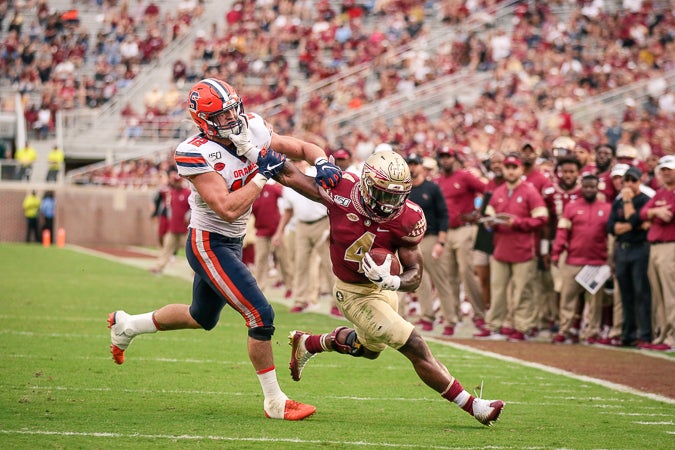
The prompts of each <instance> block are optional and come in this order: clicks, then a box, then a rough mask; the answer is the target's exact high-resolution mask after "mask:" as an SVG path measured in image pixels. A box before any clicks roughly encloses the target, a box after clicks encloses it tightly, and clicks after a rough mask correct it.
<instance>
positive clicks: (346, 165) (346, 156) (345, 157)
mask: <svg viewBox="0 0 675 450" xmlns="http://www.w3.org/2000/svg"><path fill="white" fill-rule="evenodd" d="M332 156H333V158H334V159H335V165H336V166H338V167H339V168H340V169H341V170H342V171H343V172H351V173H354V174H356V175H359V173H358V171H357V169H356V166H355V165H354V164H352V153H351V152H350V151H349V150H347V149H345V148H341V149H338V150H335V151H334V152H333V153H332Z"/></svg>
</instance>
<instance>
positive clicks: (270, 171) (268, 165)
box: [257, 148, 286, 180]
mask: <svg viewBox="0 0 675 450" xmlns="http://www.w3.org/2000/svg"><path fill="white" fill-rule="evenodd" d="M285 163H286V155H282V154H281V153H279V152H275V151H274V150H272V149H271V148H267V149H263V150H262V151H261V152H260V153H259V154H258V161H257V164H258V173H259V174H262V175H263V176H264V177H265V178H267V179H268V180H269V179H270V178H272V177H273V176H274V175H276V174H278V173H279V172H281V169H283V168H284V164H285Z"/></svg>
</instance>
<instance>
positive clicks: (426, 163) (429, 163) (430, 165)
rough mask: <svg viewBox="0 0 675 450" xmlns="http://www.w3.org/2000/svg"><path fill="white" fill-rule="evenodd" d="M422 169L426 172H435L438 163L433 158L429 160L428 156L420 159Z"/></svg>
mask: <svg viewBox="0 0 675 450" xmlns="http://www.w3.org/2000/svg"><path fill="white" fill-rule="evenodd" d="M422 167H424V168H425V169H428V170H436V169H437V168H438V163H437V162H436V160H435V159H434V158H430V157H428V156H425V157H424V158H423V159H422Z"/></svg>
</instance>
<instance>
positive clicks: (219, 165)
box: [213, 162, 225, 172]
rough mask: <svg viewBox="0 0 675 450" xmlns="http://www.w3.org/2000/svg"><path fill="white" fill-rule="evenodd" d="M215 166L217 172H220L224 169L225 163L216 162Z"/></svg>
mask: <svg viewBox="0 0 675 450" xmlns="http://www.w3.org/2000/svg"><path fill="white" fill-rule="evenodd" d="M213 168H214V169H215V170H216V172H220V171H221V170H223V169H224V168H225V163H222V162H219V163H215V164H214V165H213Z"/></svg>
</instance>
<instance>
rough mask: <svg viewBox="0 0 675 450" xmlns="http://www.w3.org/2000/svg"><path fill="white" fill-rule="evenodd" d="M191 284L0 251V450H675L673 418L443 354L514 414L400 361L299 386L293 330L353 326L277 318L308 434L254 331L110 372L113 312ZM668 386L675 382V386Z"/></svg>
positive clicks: (181, 299)
mask: <svg viewBox="0 0 675 450" xmlns="http://www.w3.org/2000/svg"><path fill="white" fill-rule="evenodd" d="M190 295H191V285H190V283H188V282H186V281H183V280H179V279H174V278H171V277H155V276H153V275H152V274H149V273H147V271H144V270H140V269H136V268H133V267H128V266H125V265H122V264H117V263H114V262H110V261H106V260H103V259H99V258H97V257H94V256H88V255H82V254H79V253H77V252H74V251H71V250H69V249H57V248H48V249H45V248H43V247H40V246H26V245H23V244H0V298H1V299H2V300H1V305H2V311H1V312H0V335H1V339H0V354H1V355H2V356H1V357H0V388H1V389H0V448H4V449H9V448H31V449H33V448H35V449H37V448H67V449H73V448H83V449H90V448H143V449H145V448H176V447H177V446H178V447H179V448H236V449H249V448H250V449H311V448H321V449H345V448H364V449H379V448H383V449H384V448H409V449H454V448H485V447H489V448H518V449H519V448H566V449H571V448H575V449H589V448H631V449H665V448H675V423H674V419H675V405H673V404H672V403H666V402H660V401H657V400H652V399H648V398H645V397H641V396H637V395H631V394H627V393H622V392H617V391H614V390H611V389H609V388H605V387H603V386H599V385H597V384H593V383H587V382H584V381H580V380H577V379H572V378H568V377H565V376H562V375H557V374H554V373H549V372H546V371H542V370H538V369H533V368H528V367H525V366H523V365H520V364H517V363H512V362H506V361H502V360H499V359H495V358H491V357H487V356H483V355H480V354H477V353H472V352H468V351H464V350H461V349H458V348H455V347H452V346H447V345H442V344H440V343H431V344H430V345H431V347H432V350H433V352H434V353H435V355H436V356H437V358H439V359H440V360H442V361H443V362H445V364H446V365H447V366H448V367H449V368H450V371H451V372H452V373H453V374H454V375H455V376H457V377H458V378H459V379H460V381H461V382H462V383H463V384H464V385H465V387H467V388H468V389H469V390H472V389H473V387H474V386H476V385H479V384H480V383H481V380H484V381H485V389H484V396H485V397H486V398H501V399H503V400H504V401H506V403H507V406H506V408H505V410H504V413H503V414H502V418H501V420H500V421H499V422H497V424H496V425H495V426H494V427H491V428H487V427H484V426H482V425H480V424H479V423H478V422H477V421H475V420H474V419H473V418H472V417H470V416H469V415H468V414H466V413H464V412H463V411H461V410H460V409H459V408H458V407H456V406H455V405H452V404H449V403H448V402H447V401H445V400H443V399H441V398H440V396H438V394H436V393H435V392H433V391H432V390H430V389H429V388H427V387H426V386H424V385H423V384H422V383H421V382H420V381H419V379H418V378H417V377H416V375H415V373H414V372H413V370H412V368H411V366H410V365H409V363H408V362H407V360H405V359H404V358H403V357H402V356H401V355H399V354H398V353H397V352H395V351H391V350H388V351H386V352H384V354H383V355H382V356H381V358H380V359H378V360H376V361H367V360H362V359H358V358H351V357H347V356H345V355H337V354H322V355H319V356H318V357H316V358H314V359H313V360H312V361H311V362H310V363H309V365H308V366H307V368H306V369H305V372H304V373H303V380H302V381H301V382H300V383H295V382H293V381H291V379H290V375H289V372H288V368H287V364H288V357H289V347H288V345H287V340H286V336H287V334H288V332H289V331H290V330H291V329H294V328H300V329H305V330H312V331H315V332H322V331H328V330H331V329H332V328H334V327H335V326H336V325H338V324H340V323H344V322H341V321H339V320H336V319H333V318H330V317H327V316H323V315H319V314H301V315H297V314H296V315H290V314H288V313H287V312H286V310H287V308H285V307H282V306H280V307H277V308H276V309H277V321H276V322H277V323H276V327H277V334H276V335H275V337H274V341H273V342H274V349H275V356H276V364H277V372H278V374H279V379H280V382H281V385H282V388H283V389H284V391H285V392H286V393H287V394H288V395H289V397H291V398H294V399H296V400H300V401H303V402H307V403H312V404H314V405H316V406H317V408H318V411H317V413H316V414H315V415H314V416H312V417H311V418H309V419H307V420H305V421H301V422H284V421H277V420H270V419H266V418H265V417H264V415H263V411H262V394H261V391H260V386H259V384H258V380H257V378H256V376H255V373H254V371H253V368H252V367H251V365H250V363H249V362H248V358H247V356H246V351H245V342H246V331H245V328H244V325H243V320H242V319H241V318H240V317H239V316H238V315H237V314H235V313H234V312H233V311H232V310H226V311H224V313H223V315H222V317H221V321H220V323H219V325H218V327H216V329H214V330H213V331H211V332H205V331H201V330H199V331H197V330H191V331H175V332H160V333H157V334H155V335H147V336H141V337H140V338H138V339H136V340H135V341H134V343H133V345H132V346H131V347H130V349H129V350H128V351H127V352H126V353H127V362H126V363H125V364H124V365H123V366H117V365H115V364H114V363H113V362H112V360H111V359H110V354H109V351H108V347H109V344H110V341H109V332H108V329H107V327H106V325H107V324H106V317H107V314H108V313H109V312H110V311H112V310H115V309H125V310H126V311H127V312H130V313H138V312H146V311H149V310H152V309H154V308H157V307H159V306H162V305H164V304H166V303H186V302H189V300H190ZM664 376H675V375H674V374H664Z"/></svg>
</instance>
